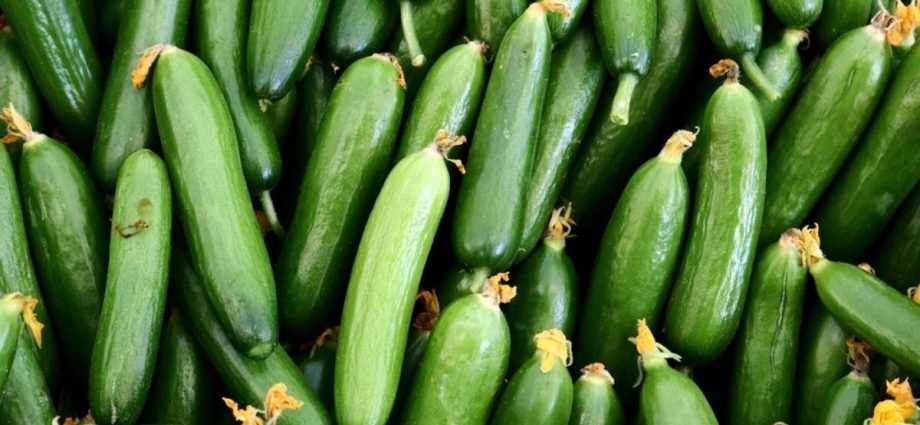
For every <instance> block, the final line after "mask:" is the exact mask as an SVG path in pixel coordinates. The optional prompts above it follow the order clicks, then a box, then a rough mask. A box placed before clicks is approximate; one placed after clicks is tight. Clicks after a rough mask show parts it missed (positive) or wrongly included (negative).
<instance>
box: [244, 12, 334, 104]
mask: <svg viewBox="0 0 920 425" xmlns="http://www.w3.org/2000/svg"><path fill="white" fill-rule="evenodd" d="M333 3H338V1H336V0H333ZM328 8H329V0H311V1H298V0H253V2H252V15H251V16H252V21H251V22H249V25H248V27H249V28H248V32H249V37H248V42H247V44H246V48H245V49H246V67H245V69H248V70H249V83H250V85H249V87H252V92H253V93H254V94H255V96H256V97H258V98H259V99H270V100H278V99H281V98H282V97H284V95H285V94H287V92H289V91H291V89H293V88H294V83H296V82H297V80H298V79H299V78H300V76H301V75H302V74H303V70H304V68H305V67H306V66H307V60H308V59H309V58H310V55H311V54H312V53H313V48H314V47H315V46H316V42H317V41H318V40H319V34H320V30H321V29H322V28H323V22H324V20H325V18H326V10H327V9H328ZM244 30H245V28H244ZM246 39H247V38H246V36H242V37H241V38H240V40H246ZM239 47H240V48H242V47H243V46H242V45H240V46H239ZM240 53H241V52H240ZM238 59H240V60H242V56H240V57H239V58H238Z"/></svg>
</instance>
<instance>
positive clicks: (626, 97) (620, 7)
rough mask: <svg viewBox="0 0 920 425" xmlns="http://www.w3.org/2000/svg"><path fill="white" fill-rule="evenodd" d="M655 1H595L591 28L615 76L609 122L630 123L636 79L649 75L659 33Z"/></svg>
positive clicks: (608, 68)
mask: <svg viewBox="0 0 920 425" xmlns="http://www.w3.org/2000/svg"><path fill="white" fill-rule="evenodd" d="M657 3H658V2H657V1H656V0H597V1H595V2H594V28H595V31H597V36H598V37H597V39H598V41H599V42H600V45H601V55H602V57H603V58H604V63H605V64H606V65H607V71H609V72H610V74H611V75H615V76H616V77H617V92H616V95H615V96H614V97H613V105H612V106H611V108H610V120H611V121H613V122H614V123H615V124H619V125H627V124H629V105H630V103H631V101H632V97H633V93H634V92H635V90H636V85H637V84H639V80H640V79H641V78H642V77H644V76H645V74H647V73H648V69H649V66H650V64H651V62H652V53H653V52H654V49H655V35H656V34H657V32H658V6H657Z"/></svg>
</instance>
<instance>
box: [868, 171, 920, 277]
mask: <svg viewBox="0 0 920 425" xmlns="http://www.w3.org/2000/svg"><path fill="white" fill-rule="evenodd" d="M876 246H877V248H876V249H874V251H875V252H874V254H873V259H872V265H873V266H875V270H876V271H877V272H878V276H879V277H880V278H881V279H882V280H883V281H885V282H888V283H889V284H890V285H891V286H893V287H895V288H896V289H898V290H900V291H904V290H907V288H909V287H911V286H914V285H916V284H917V283H918V282H920V261H916V259H917V258H920V185H917V187H915V188H914V190H913V191H912V192H911V193H910V195H908V196H907V200H905V201H904V202H903V204H902V205H901V208H900V209H899V210H898V212H897V214H896V215H895V216H894V218H893V219H892V220H891V224H890V225H889V226H888V229H887V230H886V234H885V236H884V237H882V238H881V240H880V241H879V242H878V243H877V244H876Z"/></svg>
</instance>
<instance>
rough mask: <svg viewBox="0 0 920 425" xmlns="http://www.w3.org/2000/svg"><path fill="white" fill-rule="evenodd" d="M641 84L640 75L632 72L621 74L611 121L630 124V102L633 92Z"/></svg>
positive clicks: (611, 110) (611, 111) (611, 112)
mask: <svg viewBox="0 0 920 425" xmlns="http://www.w3.org/2000/svg"><path fill="white" fill-rule="evenodd" d="M637 84H639V76H638V75H636V74H633V73H632V72H625V73H623V74H620V80H619V84H617V93H616V95H614V96H613V107H612V108H611V109H610V121H613V122H614V123H615V124H619V125H627V124H629V104H630V102H632V97H633V92H634V91H636V85H637Z"/></svg>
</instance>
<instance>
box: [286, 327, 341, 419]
mask: <svg viewBox="0 0 920 425" xmlns="http://www.w3.org/2000/svg"><path fill="white" fill-rule="evenodd" d="M338 338H339V328H338V326H336V327H332V328H328V329H326V330H325V331H323V333H322V334H320V336H319V337H318V338H316V341H314V342H313V346H312V347H310V350H309V351H307V352H305V353H304V355H302V356H298V357H295V358H294V363H297V367H298V368H299V369H300V372H301V373H302V374H303V377H304V379H306V380H307V384H308V385H309V386H310V388H312V389H313V392H315V393H316V395H317V396H319V399H320V400H322V402H323V405H324V406H326V408H327V409H329V410H330V411H331V410H332V409H333V408H334V407H335V404H334V400H333V397H334V392H333V383H334V382H335V352H336V348H337V347H338Z"/></svg>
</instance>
